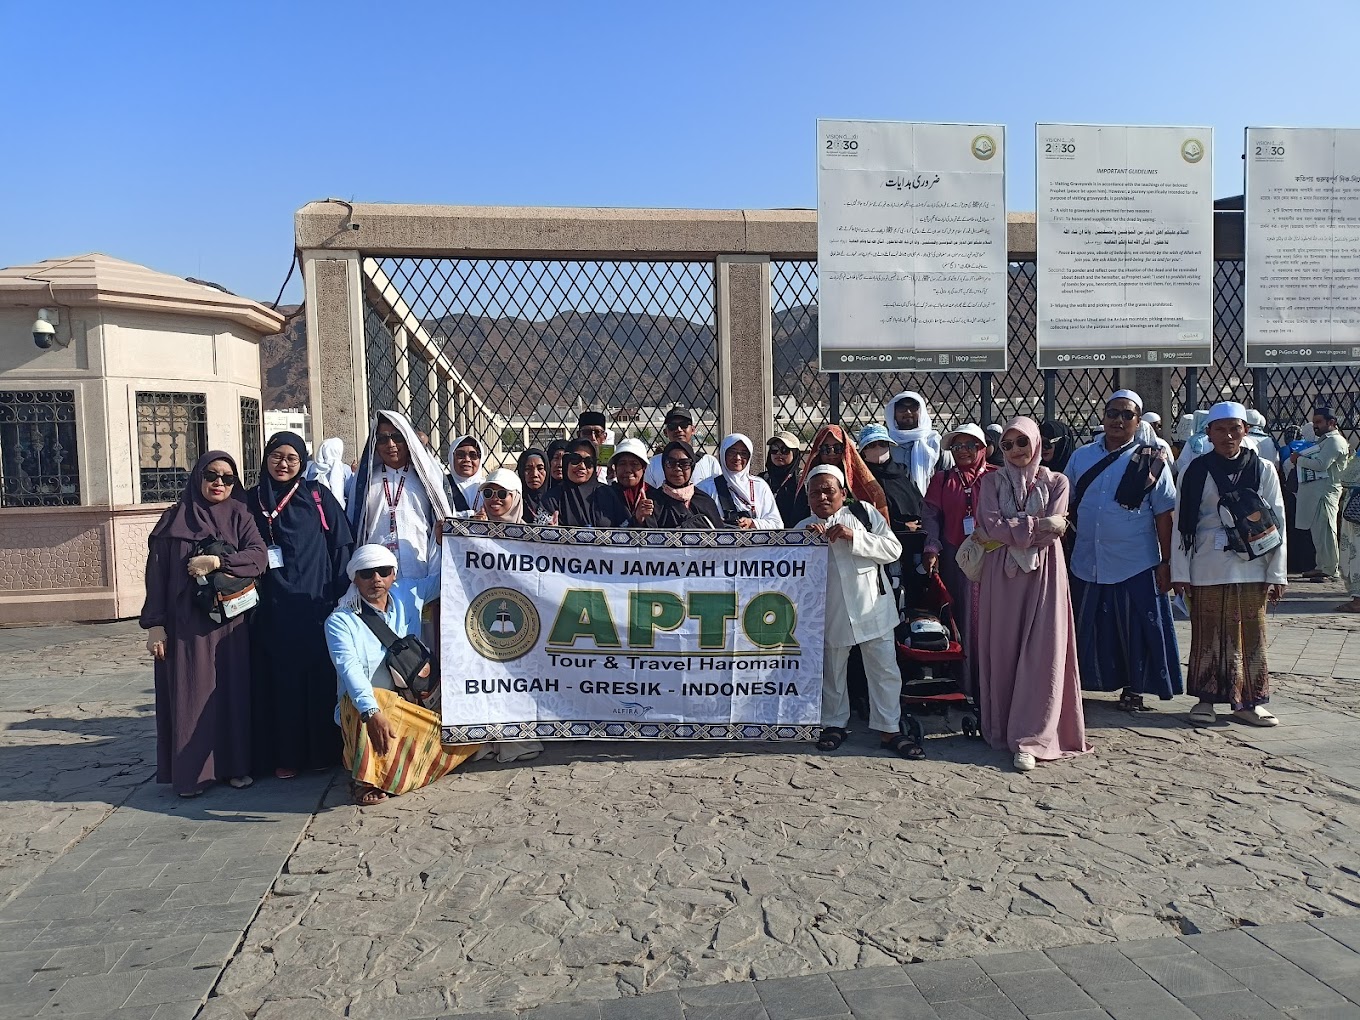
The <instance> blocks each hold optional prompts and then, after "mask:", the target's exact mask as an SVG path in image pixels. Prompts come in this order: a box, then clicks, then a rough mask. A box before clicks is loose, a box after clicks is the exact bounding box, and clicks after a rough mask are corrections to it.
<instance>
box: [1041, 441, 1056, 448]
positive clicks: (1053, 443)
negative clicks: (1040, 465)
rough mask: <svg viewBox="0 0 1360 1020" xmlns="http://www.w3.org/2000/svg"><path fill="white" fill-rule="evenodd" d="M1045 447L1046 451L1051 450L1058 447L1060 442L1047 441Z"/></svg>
mask: <svg viewBox="0 0 1360 1020" xmlns="http://www.w3.org/2000/svg"><path fill="white" fill-rule="evenodd" d="M1043 445H1044V449H1045V450H1051V449H1053V447H1055V446H1057V445H1058V441H1057V440H1056V439H1045V440H1044V444H1043Z"/></svg>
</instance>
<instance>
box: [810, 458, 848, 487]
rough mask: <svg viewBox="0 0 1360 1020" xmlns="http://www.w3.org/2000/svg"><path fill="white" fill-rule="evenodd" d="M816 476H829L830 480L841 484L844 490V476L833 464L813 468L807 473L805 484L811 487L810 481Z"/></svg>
mask: <svg viewBox="0 0 1360 1020" xmlns="http://www.w3.org/2000/svg"><path fill="white" fill-rule="evenodd" d="M818 475H830V476H831V477H832V478H834V479H836V481H838V482H840V483H841V488H842V489H843V488H845V474H844V473H843V472H842V471H841V469H840V468H838V467H836V465H835V464H818V465H817V466H816V467H815V468H813V469H812V470H811V471H809V472H808V476H807V484H808V485H811V484H812V480H813V479H814V478H816V477H817V476H818Z"/></svg>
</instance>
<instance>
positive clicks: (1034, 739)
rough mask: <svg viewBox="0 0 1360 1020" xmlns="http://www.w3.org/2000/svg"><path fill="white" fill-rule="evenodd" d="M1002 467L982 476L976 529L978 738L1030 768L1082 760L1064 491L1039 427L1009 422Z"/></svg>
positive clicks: (1021, 767) (1084, 749)
mask: <svg viewBox="0 0 1360 1020" xmlns="http://www.w3.org/2000/svg"><path fill="white" fill-rule="evenodd" d="M1001 454H1002V467H1001V470H999V471H991V472H988V473H987V474H986V475H984V476H983V478H982V482H981V486H980V488H979V492H978V515H977V530H976V532H975V536H976V537H977V538H978V539H980V540H984V541H985V543H986V547H987V550H988V551H987V554H986V556H985V558H984V560H983V567H982V571H983V572H982V581H981V583H980V585H979V600H978V634H977V640H976V645H975V647H976V650H977V665H978V682H979V688H980V696H979V706H978V707H979V709H980V715H981V716H982V735H983V736H984V737H986V738H987V743H988V744H990V745H991V746H992V747H994V748H996V749H997V750H1001V749H1003V748H1005V749H1008V750H1010V751H1011V752H1012V753H1013V754H1014V755H1015V767H1016V769H1017V770H1019V771H1021V772H1028V771H1029V770H1030V769H1032V768H1034V765H1035V763H1036V762H1039V761H1053V760H1055V759H1058V758H1068V757H1071V756H1073V755H1078V754H1084V753H1086V752H1087V751H1089V750H1090V747H1089V745H1087V743H1086V723H1085V720H1084V719H1083V717H1082V710H1081V678H1080V676H1079V674H1078V672H1077V643H1076V635H1075V632H1074V628H1073V622H1072V603H1071V599H1070V597H1069V595H1068V591H1067V562H1066V560H1065V558H1064V556H1063V548H1062V542H1061V541H1060V539H1061V538H1062V534H1063V532H1064V531H1065V530H1066V529H1067V517H1066V514H1067V496H1068V482H1067V479H1066V478H1065V477H1063V476H1062V475H1060V474H1056V473H1054V472H1052V471H1050V470H1049V469H1048V468H1046V467H1044V466H1043V465H1042V464H1041V463H1040V460H1039V455H1040V436H1039V426H1038V425H1037V424H1035V422H1034V421H1033V420H1032V419H1030V418H1016V419H1015V420H1014V421H1012V422H1011V423H1010V424H1009V425H1007V426H1006V431H1005V433H1004V434H1003V435H1002V437H1001Z"/></svg>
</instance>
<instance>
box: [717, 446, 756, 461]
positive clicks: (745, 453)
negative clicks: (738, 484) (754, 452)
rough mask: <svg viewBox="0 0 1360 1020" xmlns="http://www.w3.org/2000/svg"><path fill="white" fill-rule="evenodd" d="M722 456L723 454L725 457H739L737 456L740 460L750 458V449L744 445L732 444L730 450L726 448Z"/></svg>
mask: <svg viewBox="0 0 1360 1020" xmlns="http://www.w3.org/2000/svg"><path fill="white" fill-rule="evenodd" d="M723 456H725V457H739V458H741V459H742V460H750V459H751V451H750V450H748V449H746V447H744V446H734V447H732V448H731V449H730V450H728V451H727V453H725V454H724V455H723Z"/></svg>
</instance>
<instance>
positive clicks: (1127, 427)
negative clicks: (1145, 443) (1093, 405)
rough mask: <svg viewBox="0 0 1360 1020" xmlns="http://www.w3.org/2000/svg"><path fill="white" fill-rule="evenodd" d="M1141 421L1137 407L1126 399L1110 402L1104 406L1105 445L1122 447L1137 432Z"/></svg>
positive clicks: (1121, 398)
mask: <svg viewBox="0 0 1360 1020" xmlns="http://www.w3.org/2000/svg"><path fill="white" fill-rule="evenodd" d="M1142 420H1143V417H1142V415H1140V414H1139V413H1138V406H1137V405H1136V404H1135V403H1134V402H1133V401H1132V400H1129V399H1127V398H1126V397H1120V398H1119V399H1118V400H1111V401H1110V402H1109V403H1108V404H1106V405H1105V439H1106V441H1107V443H1113V444H1114V445H1115V446H1123V445H1124V444H1125V443H1127V442H1128V441H1129V440H1130V439H1132V438H1133V434H1134V433H1135V432H1137V431H1138V423H1139V422H1140V421H1142Z"/></svg>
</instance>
